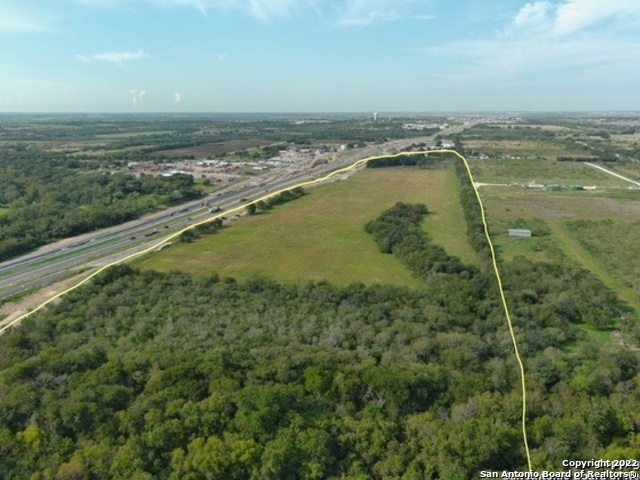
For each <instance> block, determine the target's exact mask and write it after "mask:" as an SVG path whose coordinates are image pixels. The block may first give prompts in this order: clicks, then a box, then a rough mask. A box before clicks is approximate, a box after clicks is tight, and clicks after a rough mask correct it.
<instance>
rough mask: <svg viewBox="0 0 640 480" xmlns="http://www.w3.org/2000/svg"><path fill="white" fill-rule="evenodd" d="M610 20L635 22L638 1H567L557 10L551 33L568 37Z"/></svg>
mask: <svg viewBox="0 0 640 480" xmlns="http://www.w3.org/2000/svg"><path fill="white" fill-rule="evenodd" d="M612 18H617V19H619V20H634V19H635V20H636V21H637V20H638V19H640V1H638V0H606V1H605V0H567V1H565V2H564V3H563V4H561V5H560V6H559V7H558V9H557V13H556V18H555V21H554V25H553V31H554V33H555V34H557V35H569V34H572V33H575V32H578V31H580V30H583V29H586V28H589V27H592V26H594V25H597V24H599V23H601V22H603V21H605V20H609V19H612Z"/></svg>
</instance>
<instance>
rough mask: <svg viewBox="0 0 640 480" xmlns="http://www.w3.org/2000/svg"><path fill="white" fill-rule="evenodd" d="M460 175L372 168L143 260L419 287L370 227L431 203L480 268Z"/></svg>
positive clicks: (444, 231) (440, 234) (440, 237)
mask: <svg viewBox="0 0 640 480" xmlns="http://www.w3.org/2000/svg"><path fill="white" fill-rule="evenodd" d="M457 185H458V183H457V178H456V177H455V174H454V173H453V171H452V170H451V169H448V170H417V169H365V170H364V171H362V172H359V173H357V174H355V175H353V176H351V177H350V178H349V179H347V180H345V181H339V182H334V183H333V184H330V185H324V186H320V187H317V188H313V189H310V190H308V194H307V195H306V196H305V197H303V198H301V199H298V200H296V201H294V202H292V203H289V204H287V205H283V206H280V207H277V208H275V209H274V210H272V211H270V212H269V213H267V214H261V215H256V216H253V217H243V218H242V219H240V220H238V221H237V223H236V224H234V225H233V226H231V227H229V228H226V229H224V230H223V231H222V232H221V233H219V234H215V235H211V236H206V237H203V238H201V239H200V240H198V241H196V242H195V243H192V244H184V243H181V244H176V245H173V246H171V247H170V248H167V249H165V250H163V251H162V252H159V253H155V254H153V255H151V256H148V257H146V258H144V259H141V260H140V261H138V262H136V263H137V265H138V266H140V267H142V268H150V269H156V270H160V271H171V270H182V271H187V272H190V273H194V274H209V273H211V272H217V273H218V274H220V275H227V276H233V277H235V278H237V279H240V280H242V279H246V278H248V277H250V276H253V275H256V274H259V275H265V276H269V277H273V278H276V279H278V280H281V281H301V280H314V281H320V280H327V281H329V282H331V283H335V284H337V285H347V284H349V283H353V282H363V283H365V284H375V283H381V284H395V285H407V286H417V285H419V282H418V281H417V280H416V279H414V278H413V277H412V276H411V275H410V273H409V271H408V270H407V269H406V268H405V267H404V265H402V264H401V263H400V262H399V261H398V260H397V259H396V258H395V257H394V256H392V255H383V254H381V253H380V252H379V251H378V248H377V246H376V244H375V242H374V240H373V238H372V237H371V235H368V234H367V233H366V232H365V231H364V224H365V223H366V222H368V221H369V220H372V219H374V218H376V217H377V216H378V215H380V213H382V212H383V211H384V210H386V209H388V208H390V207H391V206H393V205H394V204H395V203H396V202H398V201H404V202H414V203H415V202H424V203H425V204H426V205H427V206H428V208H429V210H430V211H431V212H433V213H430V214H429V215H427V217H426V219H425V221H424V224H423V226H424V229H425V231H426V232H427V233H428V235H429V237H430V238H431V239H432V240H433V241H434V242H435V243H437V244H440V245H442V246H444V247H445V248H446V250H447V252H448V253H450V254H452V255H457V256H460V257H461V258H462V260H463V261H465V262H476V258H475V254H474V253H473V252H472V251H471V250H470V248H469V246H468V244H467V240H466V234H465V231H466V226H465V223H464V219H463V212H462V206H461V205H460V202H459V200H458V194H457V191H458V186H457Z"/></svg>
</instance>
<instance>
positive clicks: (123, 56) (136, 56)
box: [76, 50, 150, 66]
mask: <svg viewBox="0 0 640 480" xmlns="http://www.w3.org/2000/svg"><path fill="white" fill-rule="evenodd" d="M149 56H150V55H149V54H148V53H146V52H144V51H142V50H138V51H137V52H106V53H95V54H93V55H76V58H77V59H78V60H80V61H81V62H84V63H92V62H106V63H111V64H113V65H118V66H122V65H124V64H125V63H126V62H130V61H132V60H141V59H143V58H147V57H149Z"/></svg>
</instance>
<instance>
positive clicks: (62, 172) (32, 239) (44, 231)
mask: <svg viewBox="0 0 640 480" xmlns="http://www.w3.org/2000/svg"><path fill="white" fill-rule="evenodd" d="M200 195H201V192H200V191H199V190H198V189H197V188H195V186H194V183H193V178H192V177H191V176H186V175H176V176H173V177H171V178H165V177H155V176H140V177H139V178H136V177H133V176H131V175H125V174H114V175H103V174H101V173H100V172H97V171H95V170H88V171H87V170H86V169H82V168H80V166H79V165H78V164H77V162H74V161H71V160H64V159H58V160H53V159H51V158H49V157H48V155H46V154H43V153H42V152H40V153H37V152H32V151H24V150H17V151H13V152H12V154H11V155H10V156H8V157H6V158H3V159H2V160H0V204H2V205H5V206H6V207H5V209H6V211H5V212H4V214H3V215H0V261H2V260H6V259H8V258H11V257H13V256H16V255H19V254H21V253H25V252H27V251H29V250H32V249H34V248H36V247H39V246H41V245H44V244H46V243H49V242H52V241H54V240H58V239H60V238H66V237H71V236H74V235H78V234H81V233H85V232H89V231H93V230H96V229H98V228H104V227H109V226H112V225H116V224H118V223H122V222H124V221H127V220H131V219H133V218H136V217H138V216H140V215H141V214H142V213H145V212H148V211H151V210H153V209H155V208H158V207H159V206H161V205H166V204H168V203H172V202H178V201H183V200H187V199H192V198H197V197H198V196H200Z"/></svg>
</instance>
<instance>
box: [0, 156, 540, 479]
mask: <svg viewBox="0 0 640 480" xmlns="http://www.w3.org/2000/svg"><path fill="white" fill-rule="evenodd" d="M430 153H452V154H454V155H455V156H457V157H458V158H459V159H460V160H462V162H463V163H464V166H465V168H466V170H467V174H468V175H469V181H470V182H471V186H472V187H473V190H474V192H475V194H476V198H477V200H478V204H479V205H480V213H481V215H482V224H483V225H484V234H485V237H486V239H487V243H488V244H489V249H490V250H491V262H492V263H493V271H494V273H495V275H496V279H497V281H498V288H499V290H500V299H501V300H502V307H503V309H504V313H505V316H506V318H507V323H508V325H509V333H510V334H511V340H512V341H513V350H514V353H515V356H516V359H517V361H518V365H519V367H520V379H521V385H522V437H523V440H524V449H525V452H526V454H527V464H528V466H529V471H531V455H530V452H529V443H528V441H527V421H526V420H527V419H526V417H527V390H526V384H525V374H524V364H523V363H522V358H521V357H520V352H519V351H518V342H517V341H516V336H515V333H514V331H513V324H512V322H511V315H510V313H509V307H508V306H507V299H506V297H505V294H504V289H503V288H502V278H501V277H500V271H499V269H498V262H497V259H496V252H495V249H494V248H493V243H492V242H491V237H490V236H489V226H488V225H487V219H486V216H485V209H484V204H483V203H482V199H481V198H480V192H479V191H478V189H477V188H476V185H475V182H474V179H473V175H472V174H471V168H469V162H467V159H466V158H465V157H463V156H462V155H460V154H459V153H458V152H456V151H455V150H446V149H445V150H424V151H419V152H401V153H397V154H394V155H376V156H373V157H367V158H363V159H360V160H357V161H355V162H354V163H352V164H351V165H349V166H346V167H343V168H340V169H338V170H334V171H332V172H330V173H328V174H327V175H325V176H324V177H321V178H317V179H314V180H308V181H306V182H301V183H298V184H297V185H292V186H290V187H286V188H282V189H280V190H277V191H275V192H271V193H269V194H268V195H264V196H262V197H260V198H257V199H255V200H251V201H249V202H247V203H244V204H242V205H240V206H238V207H234V208H231V209H229V210H226V211H225V212H224V213H219V214H218V215H214V216H212V217H209V218H207V219H206V220H202V221H201V222H198V223H194V224H192V225H189V226H188V227H186V228H183V229H182V230H180V231H178V232H175V233H173V234H171V235H169V236H168V237H166V238H164V239H163V240H161V241H159V242H158V243H156V244H154V245H152V246H151V247H149V248H146V249H144V250H141V251H139V252H135V253H132V254H131V255H129V256H127V257H124V258H122V259H120V260H116V261H115V262H111V263H109V264H107V265H104V266H103V267H100V268H99V269H98V270H96V271H95V272H93V273H92V274H91V275H89V276H88V277H86V278H85V279H83V280H81V281H80V282H78V283H77V284H75V285H74V286H72V287H70V288H68V289H66V290H64V291H62V292H60V293H58V294H56V295H54V296H53V297H51V298H49V299H48V300H46V301H45V302H43V303H41V304H40V305H38V307H36V308H34V309H33V310H31V311H29V312H27V313H25V314H24V315H21V316H19V317H18V318H16V319H14V320H12V321H11V322H9V323H7V324H6V325H4V326H3V327H2V328H0V334H2V333H4V332H5V331H6V330H7V329H9V328H10V327H12V326H13V325H15V324H16V323H18V322H20V321H22V320H24V319H25V318H27V317H29V316H31V315H33V314H34V313H36V312H37V311H38V310H41V309H43V308H44V307H46V306H47V305H48V304H50V303H51V302H53V301H55V300H57V299H58V298H60V297H62V296H63V295H66V294H67V293H69V292H71V291H73V290H75V289H77V288H78V287H80V286H81V285H84V284H85V283H87V282H88V281H89V280H91V279H92V278H93V277H95V276H96V275H99V274H100V273H102V272H103V271H104V270H106V269H107V268H110V267H112V266H114V265H117V264H119V263H122V262H127V261H129V260H131V259H133V258H136V257H139V256H141V255H144V254H146V253H150V252H152V251H154V250H155V249H156V248H158V247H160V246H161V245H163V244H165V243H166V242H168V241H170V240H173V239H175V238H177V237H179V236H180V235H182V233H184V232H186V231H187V230H191V229H192V228H195V227H197V226H199V225H203V224H205V223H209V222H211V221H212V220H215V219H217V218H220V217H222V216H223V215H228V214H230V213H234V212H239V211H241V210H243V209H245V208H246V207H247V205H249V204H251V203H256V202H259V201H261V200H267V199H269V198H272V197H275V196H276V195H279V194H281V193H282V192H285V191H287V190H291V189H293V188H298V187H306V186H309V185H314V184H316V183H320V182H323V181H325V180H328V179H330V178H332V177H335V176H337V175H340V174H341V173H345V172H348V171H349V170H353V169H354V168H356V167H359V166H360V165H362V164H365V163H367V162H369V161H370V160H378V159H382V158H395V157H400V156H403V155H428V154H430Z"/></svg>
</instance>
